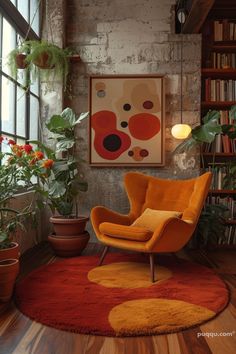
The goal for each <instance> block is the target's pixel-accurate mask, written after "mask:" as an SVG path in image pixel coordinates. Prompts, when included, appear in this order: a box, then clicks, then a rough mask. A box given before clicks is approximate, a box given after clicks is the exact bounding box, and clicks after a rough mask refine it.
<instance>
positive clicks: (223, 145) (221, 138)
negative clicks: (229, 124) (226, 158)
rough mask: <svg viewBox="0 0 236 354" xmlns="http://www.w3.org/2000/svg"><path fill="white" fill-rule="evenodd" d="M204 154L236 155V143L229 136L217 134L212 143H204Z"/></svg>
mask: <svg viewBox="0 0 236 354" xmlns="http://www.w3.org/2000/svg"><path fill="white" fill-rule="evenodd" d="M202 152H210V153H222V152H223V153H227V154H228V153H236V141H235V139H230V138H229V137H228V135H224V134H217V135H216V136H215V140H214V141H213V142H212V143H204V144H203V146H202Z"/></svg>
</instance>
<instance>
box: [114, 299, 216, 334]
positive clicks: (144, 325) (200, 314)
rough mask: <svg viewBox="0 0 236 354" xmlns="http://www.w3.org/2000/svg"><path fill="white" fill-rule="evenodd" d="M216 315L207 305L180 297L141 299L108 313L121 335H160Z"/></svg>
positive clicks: (115, 328) (123, 304) (128, 302)
mask: <svg viewBox="0 0 236 354" xmlns="http://www.w3.org/2000/svg"><path fill="white" fill-rule="evenodd" d="M213 316H215V312H213V311H211V310H208V309H206V308H205V307H202V306H198V305H194V304H190V303H187V302H185V301H179V300H166V299H140V300H131V301H127V302H123V303H122V304H120V305H117V306H115V307H113V309H112V310H111V311H110V313H109V317H108V320H109V323H110V325H111V327H112V328H113V329H114V331H115V332H116V335H118V336H124V335H128V336H130V335H132V334H136V335H137V334H138V333H142V334H144V335H145V334H150V333H151V334H158V333H163V332H165V331H169V332H171V331H172V330H174V331H176V329H179V330H180V329H184V328H188V327H190V326H193V325H196V324H198V323H202V322H204V321H205V320H209V319H210V318H211V317H213Z"/></svg>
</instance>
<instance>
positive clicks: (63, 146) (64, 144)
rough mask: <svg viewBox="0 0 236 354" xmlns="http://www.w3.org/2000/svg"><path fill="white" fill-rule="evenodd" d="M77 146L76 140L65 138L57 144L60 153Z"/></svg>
mask: <svg viewBox="0 0 236 354" xmlns="http://www.w3.org/2000/svg"><path fill="white" fill-rule="evenodd" d="M74 144H75V141H74V139H68V138H64V139H60V140H59V141H58V142H57V144H56V147H57V150H58V151H66V150H68V149H70V148H72V147H73V146H74Z"/></svg>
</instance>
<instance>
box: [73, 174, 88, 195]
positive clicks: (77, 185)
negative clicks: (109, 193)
mask: <svg viewBox="0 0 236 354" xmlns="http://www.w3.org/2000/svg"><path fill="white" fill-rule="evenodd" d="M87 190H88V183H87V182H85V181H84V180H82V179H81V178H79V177H77V179H75V180H73V181H72V182H71V192H72V194H73V195H77V194H78V192H79V191H80V192H86V191H87Z"/></svg>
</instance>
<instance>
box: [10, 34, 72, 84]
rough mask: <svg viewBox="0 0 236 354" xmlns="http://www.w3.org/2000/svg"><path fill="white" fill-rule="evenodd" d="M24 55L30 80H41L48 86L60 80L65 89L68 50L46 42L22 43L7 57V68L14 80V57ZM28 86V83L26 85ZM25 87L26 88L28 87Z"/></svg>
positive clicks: (15, 70) (15, 66)
mask: <svg viewBox="0 0 236 354" xmlns="http://www.w3.org/2000/svg"><path fill="white" fill-rule="evenodd" d="M18 53H23V54H26V59H25V62H26V63H27V64H28V66H27V70H29V71H30V73H31V80H32V81H35V79H36V78H39V77H40V78H41V79H42V80H44V81H46V82H47V83H48V89H50V84H53V81H54V80H58V79H59V80H62V82H63V85H64V88H65V89H66V81H67V76H68V72H69V60H68V50H67V49H62V48H60V47H58V46H57V45H55V44H52V43H49V42H47V41H44V40H42V41H24V42H23V43H22V44H21V45H20V46H19V47H18V48H16V49H14V50H13V51H11V52H10V53H9V55H8V66H9V68H10V71H11V74H12V75H13V77H14V78H16V77H17V73H18V68H17V64H16V55H17V54H18ZM28 85H30V82H29V83H28ZM28 85H27V86H28Z"/></svg>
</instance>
